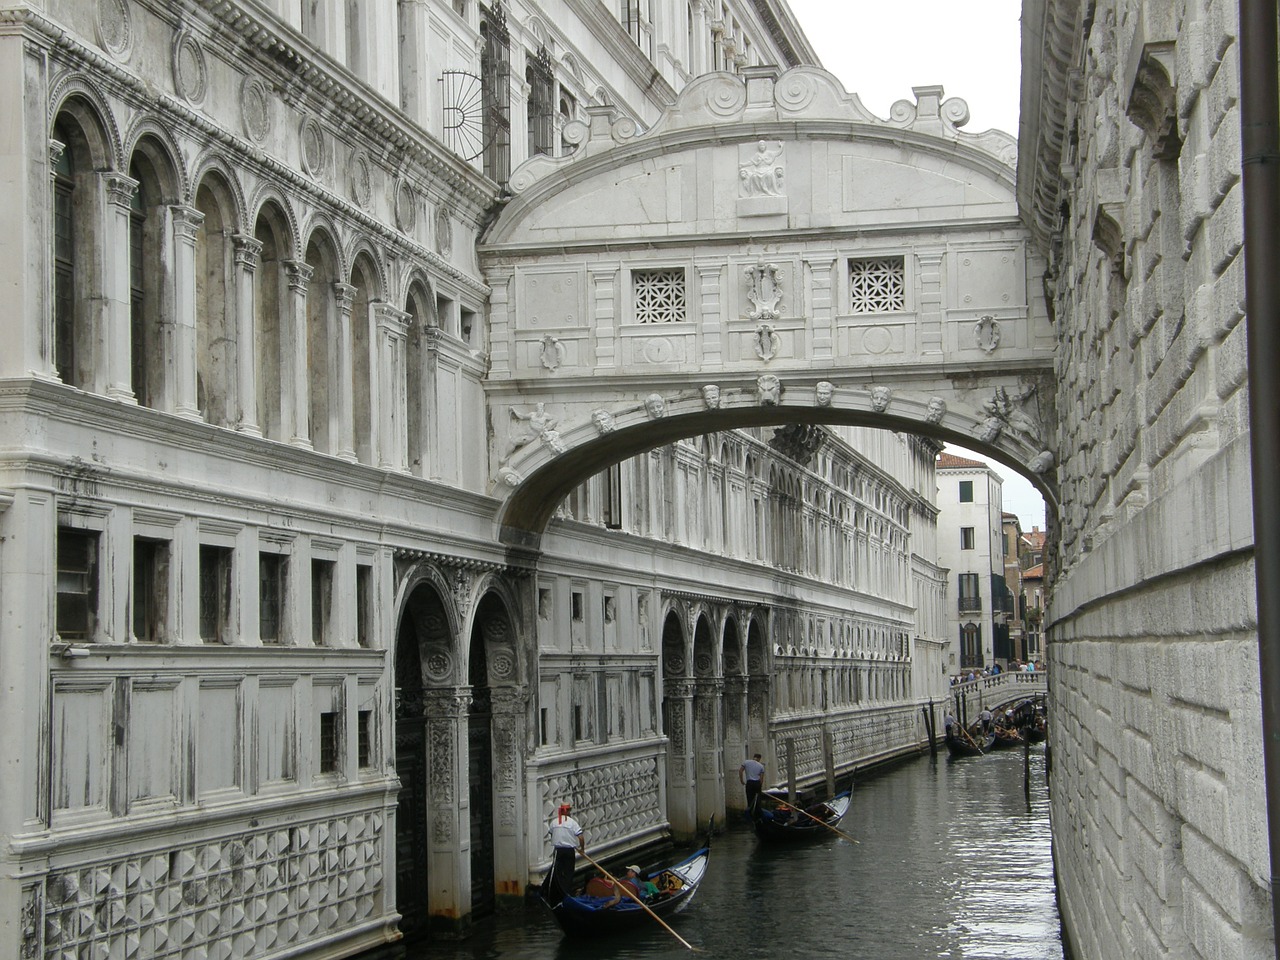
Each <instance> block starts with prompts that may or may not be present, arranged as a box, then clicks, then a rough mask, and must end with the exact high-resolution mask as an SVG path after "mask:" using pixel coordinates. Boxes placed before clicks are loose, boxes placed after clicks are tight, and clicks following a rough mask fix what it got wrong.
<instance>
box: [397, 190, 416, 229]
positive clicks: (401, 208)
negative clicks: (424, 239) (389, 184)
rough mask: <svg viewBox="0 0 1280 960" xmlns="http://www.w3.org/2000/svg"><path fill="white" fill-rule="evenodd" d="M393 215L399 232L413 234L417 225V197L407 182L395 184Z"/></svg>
mask: <svg viewBox="0 0 1280 960" xmlns="http://www.w3.org/2000/svg"><path fill="white" fill-rule="evenodd" d="M395 215H396V226H397V227H399V228H400V232H401V233H413V228H414V227H415V226H417V224H418V197H417V194H416V193H414V190H413V185H412V184H410V183H409V181H408V180H403V179H402V180H401V181H400V182H399V183H397V184H396V198H395Z"/></svg>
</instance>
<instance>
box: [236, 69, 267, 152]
mask: <svg viewBox="0 0 1280 960" xmlns="http://www.w3.org/2000/svg"><path fill="white" fill-rule="evenodd" d="M240 121H241V123H243V124H244V133H245V136H247V137H248V138H249V139H250V140H252V141H253V142H254V143H262V141H264V140H266V139H267V135H268V134H269V133H270V132H271V95H270V93H269V92H268V91H267V85H266V84H265V83H263V82H262V81H261V80H259V79H258V78H257V77H245V78H244V82H243V83H241V84H240Z"/></svg>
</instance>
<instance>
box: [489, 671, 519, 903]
mask: <svg viewBox="0 0 1280 960" xmlns="http://www.w3.org/2000/svg"><path fill="white" fill-rule="evenodd" d="M490 702H491V703H492V710H493V819H494V823H493V832H494V850H493V870H494V884H495V886H496V889H497V892H498V894H499V895H501V896H511V897H518V896H520V895H521V894H522V893H523V892H524V886H525V884H526V883H527V882H528V879H529V863H528V858H529V855H528V852H527V851H526V841H525V827H524V824H525V816H524V809H523V807H524V803H523V792H522V791H523V785H524V770H523V764H522V763H521V760H522V757H523V751H524V744H525V742H526V730H525V726H526V717H527V715H528V707H529V688H528V687H527V686H526V685H524V684H514V685H512V686H509V687H494V688H492V690H491V691H490Z"/></svg>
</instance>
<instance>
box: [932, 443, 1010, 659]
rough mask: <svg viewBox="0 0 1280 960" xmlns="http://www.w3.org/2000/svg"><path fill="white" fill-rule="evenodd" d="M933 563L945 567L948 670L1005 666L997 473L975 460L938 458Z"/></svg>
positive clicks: (1006, 650) (948, 455)
mask: <svg viewBox="0 0 1280 960" xmlns="http://www.w3.org/2000/svg"><path fill="white" fill-rule="evenodd" d="M937 477H938V563H939V565H940V566H942V567H945V568H948V569H949V571H950V573H949V582H950V584H951V585H952V587H953V588H954V596H955V602H954V603H952V604H949V606H948V617H949V620H950V636H951V638H952V642H954V643H956V644H957V647H956V648H955V651H956V652H955V654H954V655H953V657H952V658H951V666H952V668H953V670H967V669H969V668H971V667H985V666H990V665H991V664H992V663H993V662H997V661H998V662H1001V663H1005V662H1008V660H1009V657H1010V652H1009V628H1008V623H1007V606H1009V604H1008V603H1007V601H1006V594H1007V592H1008V588H1007V587H1006V586H1005V577H1004V573H1005V568H1004V531H1003V527H1002V521H1001V515H1002V511H1001V509H1000V504H1001V488H1002V485H1003V481H1002V480H1001V479H1000V475H999V474H997V473H996V472H995V471H994V470H992V469H991V468H990V467H989V466H987V465H986V464H985V463H982V462H981V461H979V460H970V459H967V458H965V457H958V456H956V455H955V454H951V453H942V454H939V455H938V463H937Z"/></svg>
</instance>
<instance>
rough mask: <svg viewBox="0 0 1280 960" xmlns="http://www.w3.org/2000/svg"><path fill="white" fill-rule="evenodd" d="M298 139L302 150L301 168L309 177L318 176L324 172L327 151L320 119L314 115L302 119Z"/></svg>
mask: <svg viewBox="0 0 1280 960" xmlns="http://www.w3.org/2000/svg"><path fill="white" fill-rule="evenodd" d="M298 141H299V144H300V146H301V152H302V168H303V169H304V170H305V171H306V172H307V173H308V174H309V175H310V176H311V177H314V178H319V177H320V176H321V175H322V174H323V173H324V166H325V161H326V159H327V157H328V152H329V151H328V146H327V145H326V143H325V136H324V128H323V127H321V126H320V121H318V120H316V118H315V117H307V118H306V119H304V120H303V121H302V126H301V127H300V128H299V130H298Z"/></svg>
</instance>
